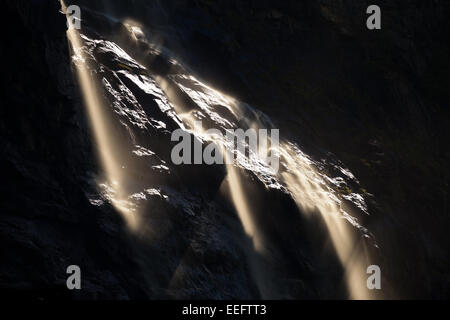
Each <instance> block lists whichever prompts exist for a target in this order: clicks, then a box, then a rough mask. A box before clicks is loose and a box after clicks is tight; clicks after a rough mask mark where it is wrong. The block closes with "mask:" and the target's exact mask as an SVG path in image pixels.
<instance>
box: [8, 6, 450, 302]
mask: <svg viewBox="0 0 450 320" xmlns="http://www.w3.org/2000/svg"><path fill="white" fill-rule="evenodd" d="M74 3H78V4H80V5H82V6H83V7H82V8H83V11H82V12H83V17H84V23H85V25H83V31H82V32H83V34H85V35H86V37H87V38H86V39H85V41H86V43H87V45H86V48H85V50H86V52H88V53H89V54H90V57H91V58H92V61H90V66H91V71H92V73H94V74H96V75H97V77H98V78H99V79H103V80H107V82H108V83H109V84H110V85H109V86H106V85H105V86H104V87H103V92H104V99H105V101H106V102H107V104H109V105H110V106H111V117H112V118H113V119H115V121H116V122H115V123H117V132H118V136H120V139H123V141H125V142H126V143H125V144H126V145H127V146H128V149H127V150H126V151H124V153H126V155H127V156H125V157H124V158H125V160H124V164H130V167H131V164H132V165H133V167H134V168H135V172H134V173H133V174H134V177H135V179H134V182H135V185H134V186H133V188H135V189H133V192H135V193H134V194H133V196H134V198H133V199H134V201H135V202H136V203H137V204H138V205H139V206H140V208H141V210H142V212H144V216H143V218H142V219H143V221H145V223H144V226H143V230H142V231H141V234H140V235H139V236H136V235H134V234H130V231H129V230H128V229H127V227H126V222H125V221H124V220H123V219H122V218H121V216H120V214H118V213H117V210H116V209H115V208H114V206H113V205H112V204H111V203H110V201H108V197H107V196H105V194H104V193H102V192H101V190H98V188H96V187H95V186H94V183H93V181H94V179H93V177H95V176H96V175H97V174H98V173H99V172H100V171H101V168H100V167H99V165H98V161H97V157H96V148H97V146H96V145H95V143H94V142H93V141H94V139H93V137H92V133H91V127H90V124H89V122H88V121H87V120H86V114H85V111H84V107H83V101H82V98H81V94H80V89H79V87H78V84H77V81H76V77H75V76H74V75H73V72H74V70H75V66H74V63H73V61H71V59H70V54H69V52H70V50H69V46H68V42H67V38H66V25H65V23H66V22H65V18H64V16H63V15H62V14H60V13H59V10H60V7H59V4H58V2H57V1H44V0H42V1H31V2H30V1H7V2H6V5H5V8H6V11H7V14H8V15H9V16H10V17H12V19H11V21H12V22H11V24H10V25H8V26H7V28H6V27H5V29H4V30H14V32H5V33H4V37H5V39H4V43H5V44H6V45H5V46H4V48H2V50H1V57H2V61H3V62H4V66H3V72H2V86H1V87H2V96H3V101H4V103H3V106H2V108H1V111H0V112H1V117H0V141H1V144H0V145H1V147H0V150H1V158H0V161H1V166H0V170H1V172H2V174H1V176H2V178H3V183H2V185H1V189H2V190H1V194H2V200H0V240H1V247H2V248H1V250H0V261H2V263H1V264H0V288H1V290H2V293H5V295H16V294H17V295H19V296H26V297H31V298H51V299H53V298H82V299H136V298H200V299H201V298H214V299H224V298H237V299H245V298H259V297H261V288H258V276H257V275H255V268H254V266H253V265H255V264H256V265H258V266H259V267H260V268H262V269H258V271H259V272H264V271H267V274H268V275H271V276H273V279H269V280H268V284H267V283H266V286H267V288H270V289H271V290H273V294H272V295H269V296H268V297H272V298H345V297H346V296H347V292H346V290H345V289H344V288H342V281H341V279H342V274H343V270H342V268H341V266H340V265H339V263H338V261H337V258H336V257H335V256H334V255H333V250H332V248H330V245H329V243H328V240H327V235H326V231H325V230H324V229H323V226H321V223H320V222H311V221H306V220H304V219H302V218H301V215H299V214H298V212H297V207H296V206H295V203H294V201H293V199H292V198H291V197H290V195H289V194H288V193H286V192H284V191H283V189H282V188H279V189H277V188H267V181H268V180H269V179H270V178H271V177H269V178H267V176H265V175H264V174H260V173H258V172H259V171H257V170H254V169H252V168H251V167H250V168H248V167H247V168H243V170H242V172H243V175H244V176H245V177H246V179H244V180H245V181H246V185H245V189H246V190H249V192H250V193H251V194H252V195H253V196H254V198H253V201H252V202H251V205H252V207H253V208H254V210H255V211H256V212H258V216H257V217H256V218H255V219H256V220H258V221H259V227H260V229H261V230H264V233H265V234H266V237H267V242H268V243H270V244H271V246H272V249H273V252H275V253H274V256H276V257H277V258H279V260H277V265H274V264H273V262H271V261H262V262H260V261H259V259H262V260H264V259H263V258H261V257H259V256H257V255H255V256H252V254H253V253H251V254H250V256H251V257H250V258H249V253H248V252H249V248H250V247H251V243H250V242H251V241H250V239H249V238H248V237H247V236H246V234H245V232H244V230H243V229H244V228H243V226H242V225H241V223H240V222H239V219H238V218H237V215H236V213H235V212H234V211H235V210H234V209H233V208H232V206H231V204H230V203H229V201H227V200H226V199H225V198H226V197H224V196H223V195H220V192H219V191H220V190H221V189H222V187H223V186H222V185H223V183H224V179H225V175H226V173H225V169H224V167H223V166H213V167H208V166H200V167H195V166H193V167H192V166H180V167H177V166H173V165H171V164H170V150H171V147H172V146H173V142H171V141H170V132H171V131H173V130H174V129H176V128H179V127H180V121H179V120H180V119H179V114H176V112H174V110H173V109H172V108H171V105H170V102H173V101H169V100H170V99H168V98H167V97H166V94H165V93H166V92H164V90H162V89H161V88H162V86H161V84H160V83H158V82H157V81H156V80H155V79H157V78H158V77H166V78H167V79H170V81H172V82H171V85H172V86H173V88H176V89H177V90H178V91H177V96H180V97H183V99H184V100H183V101H184V102H183V104H184V105H185V106H186V108H192V110H195V111H196V112H197V113H198V112H200V113H202V112H203V113H206V111H205V110H204V109H201V108H199V105H200V104H199V103H198V101H196V100H195V97H193V96H192V95H189V91H188V90H185V91H183V90H182V88H187V89H189V88H193V87H194V85H195V86H197V87H196V88H198V86H199V84H198V83H196V84H195V83H193V82H189V81H188V82H186V80H180V76H182V75H185V74H189V73H188V72H189V70H190V69H192V70H193V71H195V73H196V74H198V75H199V77H201V78H202V79H205V80H207V82H208V83H209V84H211V85H212V86H213V87H215V88H218V89H220V90H221V91H224V92H226V93H228V94H230V95H232V96H234V97H236V98H238V99H240V100H242V101H246V102H247V103H249V104H250V105H252V106H257V107H258V108H259V109H260V110H261V111H262V112H264V113H266V114H267V115H268V116H269V117H270V118H271V119H272V121H273V122H275V123H276V125H275V126H277V127H279V128H280V129H281V131H282V132H284V135H285V137H286V138H287V139H290V140H291V141H294V142H297V143H298V144H300V145H301V146H302V148H303V150H306V151H307V152H308V153H309V154H310V155H311V157H312V159H316V160H318V159H323V161H322V162H321V161H316V166H318V167H320V166H322V167H323V172H324V174H327V175H328V176H330V177H332V178H333V177H340V176H342V172H343V171H344V169H342V168H346V167H347V168H350V169H351V171H352V172H353V173H354V174H355V176H356V177H357V178H358V180H359V181H358V180H356V179H350V178H347V177H345V176H344V178H345V179H342V180H339V179H334V180H333V183H336V185H335V186H334V187H333V188H332V189H333V190H335V192H336V195H337V196H339V197H341V198H342V199H347V200H343V202H344V203H346V202H345V201H347V202H348V203H346V204H345V205H348V206H353V207H354V206H358V201H356V200H355V199H354V198H352V197H356V196H358V195H360V196H361V197H362V198H363V203H365V202H367V205H368V209H367V210H365V209H364V210H360V211H358V210H356V209H355V210H354V212H356V216H357V218H358V220H359V222H360V223H361V225H362V226H364V227H365V228H367V229H368V230H369V231H370V233H371V234H373V235H374V238H375V239H376V242H377V244H378V246H379V250H375V249H373V250H374V251H375V255H376V262H377V264H380V266H381V269H382V272H383V285H384V284H386V286H385V287H384V290H385V291H384V297H386V298H448V296H449V282H448V278H449V274H448V265H449V264H450V261H449V256H448V252H449V249H450V248H448V243H449V241H448V235H447V230H448V227H449V226H450V221H449V215H448V192H449V188H448V183H449V176H448V170H447V169H446V168H447V161H448V158H449V154H448V150H447V145H448V143H447V142H448V137H449V132H448V126H447V123H448V120H449V114H448V108H446V107H447V104H448V103H449V102H450V97H449V93H448V90H446V88H447V86H448V83H449V81H448V74H450V70H449V69H450V65H449V63H448V61H449V59H448V57H449V53H450V52H449V46H448V41H446V35H448V31H450V30H449V23H448V20H447V18H448V16H449V14H450V12H449V11H450V10H449V9H450V8H449V5H448V4H447V3H446V2H444V1H434V2H423V1H408V2H407V1H381V3H379V5H380V7H381V8H382V10H383V11H382V12H383V16H382V17H383V18H382V19H383V20H382V23H383V29H382V30H381V31H376V32H370V31H368V30H367V29H366V28H365V19H366V15H365V8H367V5H368V3H366V2H365V1H303V2H300V1H285V2H283V3H282V4H278V3H277V2H276V1H255V2H252V1H249V2H242V1H217V2H209V1H196V2H195V4H193V3H191V2H189V1H176V2H169V1H132V2H123V1H97V2H94V3H93V2H92V1H74ZM101 13H108V14H110V15H112V16H115V17H118V18H122V17H131V18H133V19H136V21H140V22H142V24H143V28H145V29H146V31H148V34H149V36H148V37H150V38H151V40H152V41H153V43H157V44H158V45H160V46H161V47H164V48H167V50H169V51H170V52H171V53H172V54H174V55H175V57H176V58H177V60H179V61H182V62H183V64H181V63H180V64H178V65H176V66H173V65H172V64H171V63H170V62H169V57H167V56H165V55H164V54H158V55H156V56H154V55H151V54H148V52H149V51H148V50H149V48H147V47H144V48H142V47H132V46H130V43H127V42H126V39H124V38H117V37H116V35H117V34H120V32H119V31H120V30H121V28H123V25H122V24H121V23H118V22H116V21H114V20H112V19H109V18H107V17H104V16H102V14H101ZM119 21H120V20H119ZM118 30H119V31H118ZM94 40H95V41H94ZM114 41H115V43H116V44H117V45H118V46H120V47H122V48H123V49H124V50H125V51H126V53H125V52H124V53H125V54H124V55H122V54H117V52H116V51H114V50H111V47H110V44H111V43H114ZM144 53H145V54H144ZM127 54H128V55H129V56H128V57H127ZM150 58H151V59H150ZM134 59H135V60H134ZM124 66H125V67H124ZM186 66H189V67H190V69H188V68H187V67H186ZM183 81H184V82H183ZM104 83H105V82H104V81H103V84H104ZM183 85H184V87H183ZM150 89H151V90H152V92H151V93H149V91H148V90H150ZM202 90H205V91H201V90H200V89H198V92H207V91H206V89H202ZM130 92H131V94H130ZM117 102H120V103H118V104H115V103H117ZM209 107H211V104H209ZM219 107H220V106H215V105H214V108H216V109H214V108H213V109H212V110H213V111H216V112H217V114H218V115H219V116H221V117H222V118H220V117H219V119H217V118H214V117H213V116H212V115H211V114H206V116H205V118H204V119H208V121H209V122H208V123H209V124H210V126H211V127H216V126H218V127H220V121H221V120H227V121H228V120H229V121H230V122H233V121H235V122H236V124H235V125H241V126H242V123H239V121H240V120H239V119H232V117H231V116H230V115H226V116H225V113H224V112H223V108H222V109H219ZM219 110H221V111H219ZM245 110H247V113H248V114H250V115H252V114H253V113H254V112H256V111H255V110H254V109H253V108H252V107H249V108H248V109H245ZM246 117H247V115H246V116H245V117H243V119H245V118H246ZM205 123H206V120H205ZM162 124H163V125H162ZM324 150H327V151H324ZM337 159H340V160H342V162H340V161H338V160H337ZM342 163H345V166H346V167H345V166H344V165H343V164H342ZM339 168H340V169H339ZM341 169H342V170H341ZM150 181H151V184H150ZM340 181H343V182H342V185H340V184H339V183H340ZM277 183H278V181H277ZM260 199H263V200H260ZM358 199H359V198H358ZM364 201H365V202H364ZM366 211H368V212H369V213H370V215H366V214H365V213H366ZM273 212H277V213H278V215H277V218H276V219H275V218H274V216H273V214H272V213H273ZM361 232H362V234H364V231H361ZM368 233H369V232H368ZM149 239H151V241H149ZM324 248H325V249H324ZM322 251H323V252H324V253H323V254H322ZM324 256H325V257H324ZM255 261H257V262H255ZM71 264H79V265H80V266H81V268H82V273H83V275H82V276H83V290H81V291H73V292H69V291H67V289H66V287H65V281H66V278H67V274H66V273H65V271H66V268H67V266H68V265H71ZM261 266H262V267H261ZM281 275H282V276H281ZM271 281H273V282H274V283H276V286H274V285H273V284H272V283H271ZM338 284H340V286H339V285H338ZM263 296H264V295H263ZM266 297H267V296H266Z"/></svg>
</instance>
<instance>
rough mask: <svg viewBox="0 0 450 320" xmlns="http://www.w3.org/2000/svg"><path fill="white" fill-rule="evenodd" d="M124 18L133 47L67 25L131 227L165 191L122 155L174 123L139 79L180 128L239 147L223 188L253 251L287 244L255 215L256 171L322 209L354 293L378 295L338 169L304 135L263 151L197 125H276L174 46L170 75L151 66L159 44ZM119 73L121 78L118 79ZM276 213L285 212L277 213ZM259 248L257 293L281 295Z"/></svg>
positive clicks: (271, 254) (276, 253) (115, 195)
mask: <svg viewBox="0 0 450 320" xmlns="http://www.w3.org/2000/svg"><path fill="white" fill-rule="evenodd" d="M61 3H62V7H63V12H65V5H64V2H63V1H61ZM122 25H123V26H124V27H125V29H126V30H128V32H129V33H128V34H126V35H125V37H126V38H127V41H129V42H130V43H131V44H128V47H126V46H127V43H126V41H125V42H123V43H120V41H118V43H117V44H116V43H114V42H113V41H107V40H100V39H98V40H95V39H91V38H89V37H88V36H86V35H80V34H78V32H77V31H76V30H75V29H74V28H69V30H68V32H67V36H68V39H69V41H70V43H71V45H72V48H73V50H74V53H75V55H74V60H75V66H76V72H77V76H78V82H79V86H80V88H81V92H82V94H83V96H84V101H85V105H86V110H87V114H88V116H89V119H90V122H91V127H92V131H93V136H94V138H95V140H96V145H97V147H98V154H99V159H100V163H101V165H102V169H103V170H104V173H105V176H106V183H105V182H102V183H101V186H102V187H103V189H102V190H103V193H104V195H105V198H106V200H108V201H110V202H111V204H113V206H114V207H115V208H116V209H117V211H119V212H120V213H121V214H122V215H123V217H124V218H125V220H126V221H127V223H128V225H129V226H130V229H131V230H133V231H137V230H139V229H140V225H141V224H143V223H144V222H143V218H142V219H141V216H142V214H143V208H144V207H145V206H144V205H143V202H145V201H146V200H147V198H148V197H149V196H151V195H155V194H159V193H161V194H162V191H161V189H157V187H158V185H157V183H154V182H152V181H151V179H147V180H145V182H144V183H143V184H136V185H134V183H133V182H134V181H133V179H135V177H136V175H135V173H134V171H136V170H134V169H135V168H133V165H134V163H135V162H133V161H128V160H125V158H127V157H122V155H121V154H122V153H124V152H128V150H134V151H133V154H134V155H133V156H137V157H140V158H144V160H145V159H147V158H149V157H153V156H154V153H153V152H152V151H150V150H149V148H147V147H143V146H141V145H138V143H137V142H136V139H138V138H136V136H139V135H144V136H145V134H146V133H142V130H141V129H142V128H145V129H146V128H148V127H150V126H152V128H156V129H158V130H159V129H160V130H162V131H167V130H168V129H169V128H168V127H167V125H166V124H161V123H160V122H161V121H159V119H158V118H156V117H155V118H151V117H149V116H145V112H143V111H142V110H144V108H145V106H141V105H140V104H139V102H138V100H139V99H140V98H142V97H140V96H138V93H137V92H134V91H133V90H134V89H133V88H138V89H139V90H141V91H142V92H143V93H141V95H143V96H145V95H148V96H151V97H153V99H155V101H156V102H157V106H158V108H159V109H160V110H159V114H161V115H164V116H165V117H167V118H168V119H170V121H171V126H173V128H182V129H184V130H186V131H187V132H189V133H190V134H192V135H193V136H194V137H195V138H197V139H199V140H200V141H202V142H203V143H206V142H213V143H216V144H217V145H219V146H220V147H221V148H222V150H224V152H223V154H224V156H225V158H226V157H227V154H228V155H229V154H231V155H235V156H236V159H233V161H227V162H228V163H232V164H227V165H226V176H225V177H224V179H223V183H224V184H226V185H227V189H228V191H227V192H225V195H224V197H227V198H228V200H229V202H230V203H232V205H233V206H234V209H235V212H236V213H237V216H238V217H239V220H240V222H241V224H242V228H243V230H244V231H245V233H246V234H247V236H248V237H249V238H250V239H251V240H252V246H253V249H254V251H255V253H256V255H260V256H262V257H263V258H264V259H266V260H269V261H270V262H269V263H268V264H269V265H275V264H276V263H277V261H276V259H277V258H275V257H280V256H283V253H282V252H281V250H278V249H276V245H275V244H274V243H273V242H274V240H273V239H272V238H271V237H270V236H267V235H266V234H265V232H264V230H263V229H261V228H260V223H259V222H258V218H257V217H258V216H259V214H260V213H259V211H258V210H260V209H258V208H254V207H252V199H251V197H252V194H251V193H250V192H249V190H246V187H245V186H246V185H247V184H246V183H247V182H248V181H247V180H248V179H249V180H252V179H256V180H258V181H259V182H258V183H259V184H261V185H263V186H264V188H266V190H267V192H271V191H272V190H275V191H277V192H281V193H284V194H288V195H290V196H291V197H292V199H293V200H294V201H295V203H296V204H297V206H298V209H299V212H301V214H303V215H304V218H305V219H309V218H310V217H311V216H317V215H318V216H320V218H321V219H322V221H323V222H324V224H325V226H326V229H327V232H328V235H329V239H330V241H331V243H332V245H333V247H334V250H335V252H336V256H337V258H338V259H339V261H340V263H341V265H342V267H343V269H344V274H345V282H346V286H347V289H348V292H349V297H350V298H352V299H370V298H373V296H372V295H371V294H370V291H369V290H368V289H367V287H366V281H365V279H366V274H365V271H366V268H367V266H368V265H370V264H371V263H370V257H369V254H368V250H366V244H365V243H366V240H365V239H366V238H369V235H368V231H367V230H366V229H365V228H363V227H362V226H361V225H360V224H359V222H358V220H357V219H356V218H355V217H353V216H352V215H351V212H346V211H345V210H344V209H343V206H342V201H343V200H344V199H343V196H342V195H340V194H339V193H338V192H336V189H335V188H333V184H334V183H335V182H336V178H335V179H333V178H330V177H328V176H327V175H326V174H325V173H324V172H321V171H320V170H319V168H320V164H319V163H318V162H316V161H314V160H313V159H312V158H310V157H308V156H307V155H306V154H305V153H303V152H302V151H301V149H300V148H299V146H298V145H297V144H295V143H293V142H291V141H287V140H282V141H281V143H280V144H279V145H278V146H276V145H271V147H270V148H269V149H268V150H266V149H265V148H263V149H264V150H262V151H261V150H258V152H253V153H251V152H250V154H248V155H246V153H245V152H244V153H241V152H239V149H238V148H236V146H235V145H234V141H229V140H227V139H226V138H223V136H222V137H218V136H216V135H209V134H207V133H205V129H204V128H203V127H201V126H197V125H196V123H198V121H203V123H207V126H208V129H211V128H214V129H217V130H219V131H220V132H223V131H225V130H230V129H238V128H242V129H244V130H247V129H249V128H253V129H271V128H269V127H270V126H273V125H272V124H271V121H270V120H269V118H268V117H267V116H265V115H264V114H263V113H261V112H258V111H257V110H256V109H254V108H252V107H251V106H248V105H246V104H244V103H241V102H239V101H236V100H234V99H232V98H230V97H227V96H226V95H224V94H223V93H220V92H219V91H217V90H214V89H213V88H211V87H209V86H207V85H206V84H204V83H202V82H201V81H200V80H198V79H197V78H196V77H195V76H194V75H193V73H192V72H191V71H190V70H189V69H188V68H187V67H184V66H183V65H181V64H180V63H178V62H176V61H175V60H173V59H172V57H170V54H169V55H167V52H168V51H167V49H166V48H164V51H165V53H164V54H162V53H161V52H159V55H158V57H159V58H161V57H163V59H165V63H166V64H168V66H169V70H171V71H170V72H169V73H167V74H161V73H158V74H156V73H155V72H153V70H152V69H151V67H150V66H151V65H153V64H152V63H155V62H154V61H155V60H154V59H150V60H152V63H150V62H149V61H150V60H149V59H147V60H145V56H146V54H148V52H150V51H151V50H150V49H151V48H153V49H154V50H156V49H155V46H152V45H151V41H149V40H148V39H146V37H145V32H144V31H143V30H142V29H141V28H140V27H139V26H138V25H136V24H133V23H132V22H131V21H129V20H127V21H124V22H123V23H122ZM122 36H123V35H122ZM143 44H144V45H145V48H146V49H145V50H141V49H139V46H142V45H143ZM121 46H122V48H121ZM160 49H162V48H160ZM99 52H102V53H105V52H106V53H107V55H105V56H106V59H113V61H114V64H115V65H114V67H115V68H116V69H117V70H114V71H111V74H112V78H111V79H113V80H111V79H107V78H106V77H103V78H101V76H97V77H98V79H97V80H95V79H96V77H93V76H92V75H91V74H90V72H91V71H93V70H96V73H99V74H100V71H99V70H102V69H107V67H105V66H104V65H102V66H99V65H97V66H96V65H94V66H92V69H93V70H90V69H89V64H88V61H97V60H99V58H98V57H97V55H98V54H99ZM171 59H172V60H171ZM110 62H111V63H113V62H112V61H110ZM153 66H154V65H153ZM112 81H117V83H116V84H114V83H112ZM118 90H122V92H123V93H124V95H122V96H120V95H119V94H118ZM105 92H107V93H109V94H110V96H111V97H112V98H111V99H112V101H111V100H109V103H111V106H109V105H108V100H105V98H104V95H105ZM144 98H145V97H144ZM144 98H142V99H144ZM142 99H141V100H142ZM122 104H130V105H132V106H134V108H135V109H131V108H125V107H123V105H122ZM109 108H110V109H113V110H114V112H115V113H116V114H118V115H119V116H120V117H122V118H123V119H127V120H128V122H129V123H131V124H132V125H129V124H125V121H124V120H120V123H121V125H123V126H124V127H126V128H127V130H128V131H129V132H130V133H129V135H130V139H129V140H124V139H120V138H114V137H115V136H116V133H115V132H114V130H115V129H114V126H113V125H112V124H111V123H110V121H117V120H116V119H117V118H115V117H114V116H110V115H108V114H109V113H110V112H111V110H108V109H109ZM122 118H119V119H122ZM131 126H134V127H138V128H139V130H141V131H139V130H137V129H136V130H135V129H130V127H131ZM243 126H245V127H243ZM133 130H135V131H133ZM138 131H139V132H140V133H138V134H136V133H135V132H138ZM281 135H282V130H281ZM144 138H145V137H144ZM126 143H130V144H133V145H131V146H130V147H122V144H126ZM269 151H270V152H272V153H274V154H277V155H279V159H280V165H279V167H280V170H279V171H278V172H276V171H273V170H272V169H271V168H270V167H269V166H267V165H265V162H264V161H263V160H261V159H262V157H263V156H265V155H267V152H269ZM228 160H230V159H228ZM125 163H126V164H125ZM136 163H137V162H136ZM169 165H170V164H169V163H167V161H164V160H161V162H160V163H159V164H157V165H154V166H152V169H155V168H157V169H158V170H164V168H167V166H169ZM342 172H345V174H346V175H348V176H350V178H354V177H352V175H351V173H349V172H348V171H346V170H342ZM341 181H342V179H341ZM249 183H253V182H249ZM130 185H132V187H130ZM154 188H156V189H154ZM221 189H223V188H221ZM167 197H168V196H167ZM345 200H348V201H353V202H355V207H358V208H360V209H362V211H367V209H365V204H364V199H363V198H362V197H361V196H360V195H358V194H353V196H352V197H347V198H345ZM270 214H271V218H272V219H274V220H276V219H278V216H277V215H278V213H277V212H271V213H270ZM279 219H283V217H282V216H280V218H279ZM287 223H289V221H287ZM252 255H253V253H252V252H250V253H248V259H249V261H250V262H249V264H250V268H251V272H252V273H253V276H254V277H253V278H254V281H255V283H256V284H257V287H258V289H259V292H260V295H261V296H262V297H263V298H280V297H282V294H279V293H278V292H277V288H276V285H274V282H276V279H277V277H278V276H279V275H278V274H277V273H276V272H274V273H272V274H270V271H271V270H272V269H271V268H270V267H267V265H266V264H264V263H261V262H260V261H259V260H258V259H257V258H255V257H254V256H252ZM267 270H269V271H267ZM266 271H267V272H266ZM172 282H173V279H172V280H171V283H172Z"/></svg>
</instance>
